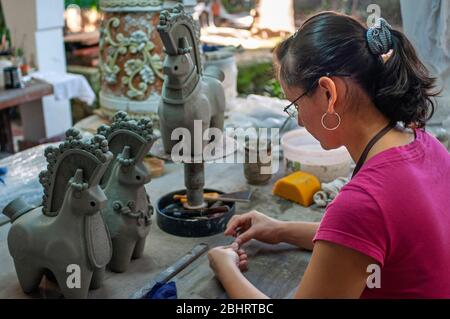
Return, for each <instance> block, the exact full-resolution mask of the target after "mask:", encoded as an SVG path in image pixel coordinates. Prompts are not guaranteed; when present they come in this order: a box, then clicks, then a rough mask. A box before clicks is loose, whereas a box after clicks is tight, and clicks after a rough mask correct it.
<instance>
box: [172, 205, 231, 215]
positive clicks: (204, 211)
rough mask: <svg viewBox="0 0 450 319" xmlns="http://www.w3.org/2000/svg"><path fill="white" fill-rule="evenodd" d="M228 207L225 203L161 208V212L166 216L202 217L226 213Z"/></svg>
mask: <svg viewBox="0 0 450 319" xmlns="http://www.w3.org/2000/svg"><path fill="white" fill-rule="evenodd" d="M229 211H230V208H229V207H228V206H226V205H224V206H219V207H212V208H204V209H198V210H187V209H179V208H178V209H173V210H170V209H169V210H167V208H166V209H165V210H163V213H164V214H166V215H167V216H172V217H178V218H193V217H204V216H209V215H213V214H223V213H228V212H229Z"/></svg>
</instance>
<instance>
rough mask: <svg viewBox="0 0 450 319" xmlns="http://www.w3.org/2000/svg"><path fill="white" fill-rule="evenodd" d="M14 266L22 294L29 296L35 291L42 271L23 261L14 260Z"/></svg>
mask: <svg viewBox="0 0 450 319" xmlns="http://www.w3.org/2000/svg"><path fill="white" fill-rule="evenodd" d="M14 265H15V267H16V272H17V278H18V279H19V283H20V286H21V287H22V290H23V292H24V293H26V294H29V293H31V292H33V291H34V290H36V289H37V288H38V287H39V284H40V282H41V279H42V276H43V275H44V269H39V268H37V267H35V266H33V264H32V263H30V262H27V261H25V260H20V261H17V260H14Z"/></svg>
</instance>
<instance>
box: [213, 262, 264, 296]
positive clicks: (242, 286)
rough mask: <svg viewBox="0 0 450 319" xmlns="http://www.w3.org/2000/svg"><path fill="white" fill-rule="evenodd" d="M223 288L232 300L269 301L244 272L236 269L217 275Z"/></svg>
mask: <svg viewBox="0 0 450 319" xmlns="http://www.w3.org/2000/svg"><path fill="white" fill-rule="evenodd" d="M216 276H217V277H218V279H219V280H220V282H221V283H222V286H223V288H224V289H225V291H226V292H227V294H228V297H229V298H231V299H267V298H269V297H267V296H266V295H265V294H263V293H262V292H261V291H260V290H258V288H256V287H255V286H253V284H252V283H250V281H248V280H247V278H245V277H244V275H243V274H242V272H241V271H240V270H239V269H237V268H234V270H232V271H227V272H224V273H223V274H216Z"/></svg>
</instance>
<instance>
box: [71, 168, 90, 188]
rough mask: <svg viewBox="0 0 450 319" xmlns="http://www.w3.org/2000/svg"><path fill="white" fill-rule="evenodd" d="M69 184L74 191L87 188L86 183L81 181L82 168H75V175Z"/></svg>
mask: <svg viewBox="0 0 450 319" xmlns="http://www.w3.org/2000/svg"><path fill="white" fill-rule="evenodd" d="M70 186H72V188H74V189H75V190H76V191H79V192H81V191H84V190H86V189H87V188H88V183H85V182H84V181H83V170H82V169H77V170H76V172H75V175H74V176H73V177H72V179H71V180H70Z"/></svg>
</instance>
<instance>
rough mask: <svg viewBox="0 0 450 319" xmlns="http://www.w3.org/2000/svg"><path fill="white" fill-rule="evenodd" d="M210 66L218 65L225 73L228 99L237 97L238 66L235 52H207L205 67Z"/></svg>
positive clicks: (224, 82) (225, 87) (224, 86)
mask: <svg viewBox="0 0 450 319" xmlns="http://www.w3.org/2000/svg"><path fill="white" fill-rule="evenodd" d="M208 66H215V67H218V68H219V69H220V70H222V72H223V73H224V75H225V79H224V80H223V83H222V85H223V88H224V90H225V96H226V98H227V99H234V98H236V97H237V95H238V92H237V76H238V68H237V64H236V58H235V56H234V52H231V51H229V52H227V51H225V52H221V51H217V52H211V53H207V58H206V61H205V62H204V69H206V68H207V67H208Z"/></svg>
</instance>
